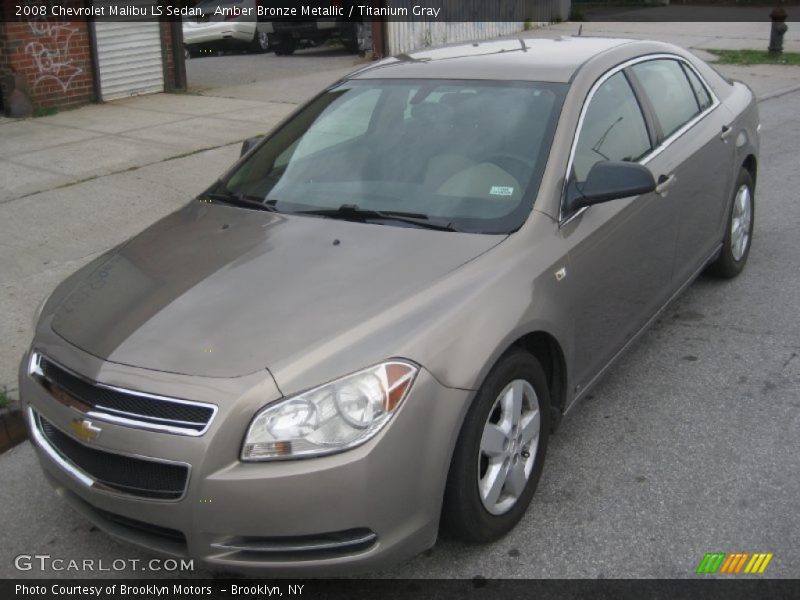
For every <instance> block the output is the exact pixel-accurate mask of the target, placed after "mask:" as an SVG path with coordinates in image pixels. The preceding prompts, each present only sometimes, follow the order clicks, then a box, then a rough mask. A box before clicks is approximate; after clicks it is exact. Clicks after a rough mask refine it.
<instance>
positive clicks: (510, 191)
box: [489, 185, 514, 196]
mask: <svg viewBox="0 0 800 600" xmlns="http://www.w3.org/2000/svg"><path fill="white" fill-rule="evenodd" d="M489 193H490V194H491V195H492V196H513V195H514V188H513V187H510V186H507V185H493V186H492V189H490V190H489Z"/></svg>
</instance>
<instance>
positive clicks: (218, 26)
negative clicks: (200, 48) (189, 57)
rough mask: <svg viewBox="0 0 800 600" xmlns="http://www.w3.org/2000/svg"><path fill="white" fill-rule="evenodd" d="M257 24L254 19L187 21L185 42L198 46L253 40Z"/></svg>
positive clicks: (184, 35) (184, 34) (184, 31)
mask: <svg viewBox="0 0 800 600" xmlns="http://www.w3.org/2000/svg"><path fill="white" fill-rule="evenodd" d="M255 31H256V24H255V23H254V22H252V21H249V22H248V21H211V22H208V23H194V22H185V23H184V24H183V43H184V44H185V45H186V46H197V45H202V44H210V43H217V42H240V43H243V44H248V43H250V42H252V41H253V36H254V34H255Z"/></svg>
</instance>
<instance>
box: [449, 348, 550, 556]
mask: <svg viewBox="0 0 800 600" xmlns="http://www.w3.org/2000/svg"><path fill="white" fill-rule="evenodd" d="M509 389H510V390H511V391H510V392H509ZM516 391H521V392H522V395H523V401H522V404H521V405H522V411H521V418H520V419H519V421H518V423H519V425H518V429H517V431H518V432H519V433H518V434H517V436H515V434H514V433H513V431H514V430H513V429H511V433H510V434H508V433H505V434H503V435H504V436H505V437H504V438H503V437H501V438H498V437H497V435H500V434H498V431H501V432H502V431H503V430H504V429H505V430H509V429H510V428H509V427H508V425H507V424H506V425H504V423H506V422H507V417H508V416H510V415H509V414H508V413H509V412H513V411H506V410H505V408H504V407H505V406H507V403H508V398H509V396H508V394H509V393H511V394H512V396H513V395H514V394H515V393H516ZM531 393H533V396H534V398H530V397H527V398H525V397H524V396H526V395H527V396H530V394H531ZM533 406H536V408H537V410H538V418H537V417H535V416H532V415H533V412H532V410H530V409H531V408H532V407H533ZM536 420H538V431H535V428H536V423H532V421H536ZM525 423H530V424H531V427H532V429H528V428H525V427H524V425H525ZM490 426H494V429H493V430H492V431H490V432H489V433H492V432H493V433H494V434H495V435H489V433H485V432H486V431H488V430H489V429H490ZM549 431H550V393H549V390H548V389H547V380H546V378H545V375H544V371H543V370H542V367H541V365H540V364H539V362H538V361H537V360H536V359H535V358H534V357H533V356H531V355H530V354H528V353H527V352H524V351H522V350H513V351H511V352H509V353H507V354H505V355H504V356H503V357H502V358H501V359H500V361H499V362H498V363H497V364H496V365H495V366H494V367H493V368H492V371H491V372H490V373H489V375H488V376H487V377H486V380H485V381H484V382H483V384H482V385H481V387H480V389H479V390H478V393H477V395H476V397H475V400H474V402H473V403H472V406H471V407H470V408H469V411H468V412H467V416H466V417H465V419H464V424H463V426H462V428H461V432H460V434H459V436H458V442H457V444H456V448H455V451H454V453H453V460H452V462H451V465H450V472H449V474H448V477H447V485H446V488H445V495H444V504H443V510H442V531H443V533H445V534H446V535H448V536H449V537H454V538H457V539H460V540H463V541H465V542H473V543H486V542H491V541H494V540H497V539H499V538H501V537H502V536H504V535H505V534H506V533H508V532H509V531H511V529H513V528H514V526H515V525H516V524H517V523H518V522H519V520H520V519H521V518H522V516H523V515H524V514H525V511H526V509H527V508H528V505H529V504H530V501H531V498H532V497H533V493H534V492H535V491H536V485H537V483H538V481H539V477H540V476H541V474H542V467H543V465H544V459H545V455H546V453H547V441H548V436H549ZM526 432H527V433H530V432H533V433H535V435H536V437H535V439H532V440H530V442H528V444H527V445H525V443H520V441H519V437H518V436H520V435H525V433H526ZM484 436H485V437H486V439H485V440H484ZM499 439H503V440H504V441H503V443H502V444H500V443H499V442H498V440H499ZM509 440H511V441H509ZM492 441H494V443H492ZM530 446H534V448H531V447H530ZM501 448H502V451H500V450H501ZM485 450H490V451H491V452H489V453H487V452H485ZM526 451H527V452H528V454H529V456H528V457H527V458H526V456H525V452H526ZM489 454H492V455H493V457H491V458H490V456H489ZM529 461H530V462H529ZM506 464H509V465H510V466H511V467H512V468H514V469H515V471H516V470H518V469H522V474H523V475H524V474H525V472H527V480H525V479H519V478H514V477H509V478H507V479H506V478H505V477H503V480H504V481H505V483H503V484H502V485H501V486H500V490H499V495H495V494H493V493H492V491H491V490H495V489H497V485H495V486H492V485H491V483H492V481H493V478H492V476H491V475H492V473H502V469H503V468H504V467H503V466H500V467H498V465H506ZM508 472H509V473H511V470H509V471H508ZM516 472H518V471H516ZM518 473H519V472H518ZM499 477H502V475H499ZM487 490H490V491H488V493H487Z"/></svg>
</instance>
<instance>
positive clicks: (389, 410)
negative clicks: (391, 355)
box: [242, 360, 419, 461]
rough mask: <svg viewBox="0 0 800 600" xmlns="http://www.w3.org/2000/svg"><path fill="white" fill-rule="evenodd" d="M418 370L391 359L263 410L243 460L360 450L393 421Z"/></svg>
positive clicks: (246, 441)
mask: <svg viewBox="0 0 800 600" xmlns="http://www.w3.org/2000/svg"><path fill="white" fill-rule="evenodd" d="M418 371H419V368H418V367H417V366H416V365H414V364H412V363H408V362H405V361H400V360H392V361H387V362H385V363H381V364H379V365H376V366H374V367H370V368H368V369H364V370H363V371H359V372H358V373H353V374H352V375H347V376H346V377H342V378H341V379H337V380H336V381H332V382H330V383H326V384H325V385H322V386H320V387H318V388H314V389H313V390H309V391H307V392H303V393H302V394H298V395H297V396H293V397H291V398H288V399H286V400H282V401H279V402H277V403H275V404H273V405H270V406H267V407H266V408H264V409H262V410H261V411H260V412H259V413H258V414H256V416H255V418H253V422H252V423H250V427H249V428H248V430H247V435H246V436H245V439H244V445H243V447H242V460H246V461H255V460H271V459H280V458H296V457H303V456H319V455H321V454H332V453H334V452H340V451H342V450H346V449H348V448H354V447H355V446H359V445H361V444H363V443H364V442H366V441H367V440H368V439H370V438H371V437H372V436H374V435H375V434H376V433H378V432H379V431H380V430H381V429H382V428H383V427H384V426H385V425H386V423H387V422H388V421H389V419H391V418H392V415H393V414H394V413H395V411H396V410H397V409H398V407H399V406H400V404H401V403H402V402H403V400H404V399H405V397H406V395H407V394H408V390H409V389H411V385H412V383H413V382H414V378H415V377H416V375H417V372H418Z"/></svg>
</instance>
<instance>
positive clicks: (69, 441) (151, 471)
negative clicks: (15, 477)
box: [36, 415, 189, 500]
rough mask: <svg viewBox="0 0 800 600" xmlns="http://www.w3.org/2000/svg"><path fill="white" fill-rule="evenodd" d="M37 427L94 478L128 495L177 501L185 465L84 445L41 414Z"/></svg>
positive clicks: (184, 479)
mask: <svg viewBox="0 0 800 600" xmlns="http://www.w3.org/2000/svg"><path fill="white" fill-rule="evenodd" d="M36 418H37V420H38V428H39V431H40V432H41V434H42V436H43V437H44V438H45V440H46V441H47V442H48V443H49V444H50V446H51V447H52V448H53V449H54V450H55V451H56V452H58V454H60V455H61V457H62V458H63V459H64V460H66V461H67V462H69V463H71V464H72V465H73V466H74V467H76V468H77V469H78V470H79V471H81V472H83V473H85V474H86V475H88V476H89V477H90V478H91V479H93V480H94V481H96V482H98V483H100V484H102V485H103V486H105V487H107V488H111V489H112V490H115V491H117V492H121V493H124V494H127V495H130V496H139V497H141V498H152V499H157V500H178V499H179V498H180V497H181V496H183V493H184V491H185V489H186V483H187V480H188V478H189V467H188V466H186V465H181V464H174V463H165V462H159V461H155V460H149V459H144V458H134V457H131V456H123V455H121V454H114V453H112V452H106V451H104V450H99V449H97V448H90V447H88V446H84V445H83V444H81V443H80V442H79V441H77V440H75V439H73V438H72V437H70V436H69V435H67V434H66V433H64V432H63V431H61V430H60V429H58V428H56V427H55V426H54V425H53V424H52V423H50V422H49V421H48V420H47V419H45V418H44V417H42V416H41V415H37V417H36Z"/></svg>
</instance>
